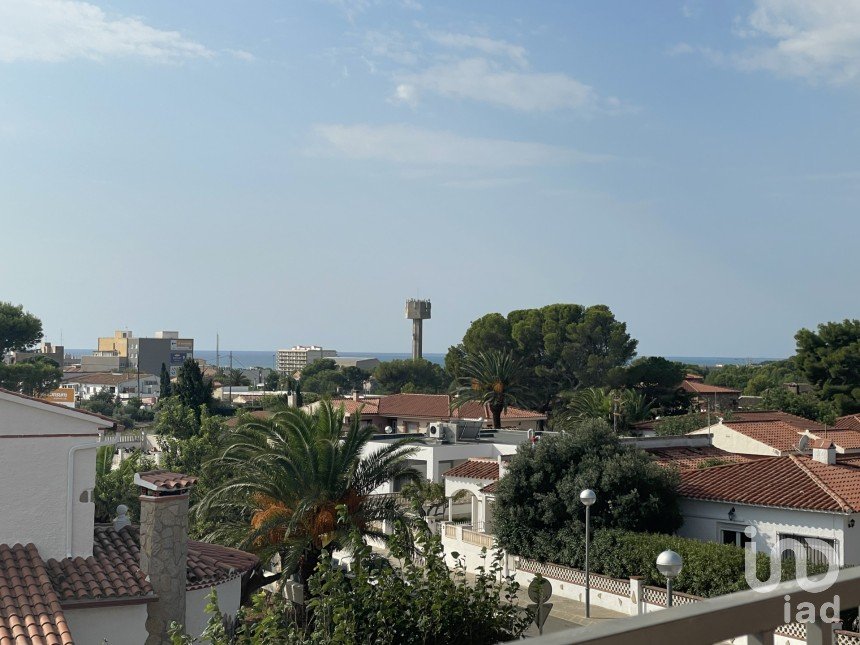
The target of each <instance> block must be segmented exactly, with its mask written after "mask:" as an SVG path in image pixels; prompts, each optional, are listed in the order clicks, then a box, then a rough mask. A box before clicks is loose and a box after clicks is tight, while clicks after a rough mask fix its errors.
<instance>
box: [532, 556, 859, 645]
mask: <svg viewBox="0 0 860 645" xmlns="http://www.w3.org/2000/svg"><path fill="white" fill-rule="evenodd" d="M786 596H788V597H789V598H788V600H786ZM835 596H839V606H840V607H841V608H843V609H845V608H849V607H856V606H857V605H858V604H860V567H851V568H849V569H843V570H841V571H840V572H839V579H838V580H837V581H836V582H835V583H834V584H833V586H831V587H830V588H829V589H827V590H825V591H822V592H819V593H812V592H809V591H804V590H803V589H801V587H800V584H799V583H798V582H797V581H795V580H791V581H788V582H783V583H780V584H779V585H777V587H776V588H775V589H774V590H773V591H769V592H767V593H759V592H757V591H754V590H750V591H739V592H737V593H733V594H729V595H726V596H719V597H717V598H710V599H708V600H705V601H702V602H693V603H690V604H686V605H682V606H676V607H673V608H672V609H666V610H664V611H657V612H654V613H648V614H643V615H641V616H635V617H630V618H620V619H618V620H613V621H607V622H605V623H601V624H597V625H590V626H588V627H583V628H577V629H571V630H568V631H563V632H558V633H555V634H550V635H547V636H542V637H540V638H538V639H535V640H534V641H533V643H534V644H535V645H575V644H580V643H588V644H589V645H628V644H629V643H636V644H637V645H663V644H664V643H683V644H684V645H712V644H713V643H717V642H720V641H724V640H729V639H733V638H736V637H738V636H746V637H747V642H748V643H750V644H755V645H765V644H772V643H774V634H773V632H774V630H777V629H778V630H779V631H780V633H784V630H785V628H786V621H785V616H786V614H787V615H788V616H789V618H790V619H795V617H796V615H797V612H798V610H799V604H800V603H811V605H812V606H813V607H814V608H815V618H814V620H813V622H808V623H805V624H802V625H801V626H802V627H805V630H802V631H805V636H806V642H807V644H808V645H833V644H834V643H837V642H838V643H840V644H841V643H854V642H857V641H856V640H853V639H855V638H856V636H854V635H853V634H852V633H850V632H844V631H841V630H834V629H833V627H834V626H835V625H832V624H830V623H827V622H824V618H825V617H824V616H822V613H823V612H822V605H823V603H832V602H834V597H835ZM837 618H838V617H837ZM789 624H795V625H796V624H798V623H791V620H790V621H789ZM792 635H793V634H792ZM795 637H796V636H795Z"/></svg>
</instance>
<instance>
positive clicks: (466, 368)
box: [451, 350, 531, 428]
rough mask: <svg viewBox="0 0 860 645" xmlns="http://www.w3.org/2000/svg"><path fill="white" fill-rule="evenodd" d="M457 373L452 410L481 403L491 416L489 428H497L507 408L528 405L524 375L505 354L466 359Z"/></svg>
mask: <svg viewBox="0 0 860 645" xmlns="http://www.w3.org/2000/svg"><path fill="white" fill-rule="evenodd" d="M460 373H461V376H460V377H459V378H458V379H457V381H456V386H455V389H454V391H455V394H456V398H455V399H454V401H453V402H452V405H451V408H452V409H453V410H455V409H457V408H460V407H462V406H463V405H464V404H466V403H468V402H470V401H476V402H479V403H482V404H485V405H487V406H488V407H489V408H490V413H491V414H492V415H493V428H501V427H502V413H503V412H504V411H505V410H507V409H508V406H509V405H516V406H520V407H527V406H528V405H529V401H530V400H531V391H530V390H529V388H528V386H527V384H526V376H527V374H528V372H527V371H526V369H525V367H523V364H522V363H521V362H520V361H519V360H518V359H517V358H515V357H514V355H513V354H512V353H511V352H509V351H500V350H490V351H487V352H481V353H479V354H476V355H472V356H467V357H466V359H465V360H464V361H463V364H462V365H461V367H460Z"/></svg>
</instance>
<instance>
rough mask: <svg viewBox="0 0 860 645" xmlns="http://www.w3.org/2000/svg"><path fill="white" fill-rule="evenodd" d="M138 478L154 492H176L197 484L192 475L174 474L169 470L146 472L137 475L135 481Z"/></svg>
mask: <svg viewBox="0 0 860 645" xmlns="http://www.w3.org/2000/svg"><path fill="white" fill-rule="evenodd" d="M138 478H139V479H140V480H141V481H143V482H146V483H147V484H149V485H150V486H151V487H154V490H177V489H180V488H190V487H191V486H194V484H196V483H197V478H196V477H194V476H193V475H184V474H182V473H174V472H170V471H169V470H148V471H146V472H143V473H137V475H136V476H135V480H137V479H138ZM138 483H139V482H138ZM150 486H148V487H147V488H149V487H150Z"/></svg>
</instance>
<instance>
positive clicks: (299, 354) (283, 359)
mask: <svg viewBox="0 0 860 645" xmlns="http://www.w3.org/2000/svg"><path fill="white" fill-rule="evenodd" d="M335 356H337V352H336V351H335V350H333V349H323V348H322V347H317V346H316V345H308V346H307V347H305V346H304V345H296V346H295V347H293V348H292V349H279V350H278V371H279V372H280V373H281V374H293V373H294V372H300V371H302V370H303V369H304V368H305V366H307V365H310V364H311V363H313V362H314V361H318V360H319V359H321V358H334V357H335Z"/></svg>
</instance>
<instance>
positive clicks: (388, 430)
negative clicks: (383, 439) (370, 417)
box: [385, 426, 394, 434]
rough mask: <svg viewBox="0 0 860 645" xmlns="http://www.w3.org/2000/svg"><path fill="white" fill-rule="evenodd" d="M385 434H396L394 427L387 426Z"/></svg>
mask: <svg viewBox="0 0 860 645" xmlns="http://www.w3.org/2000/svg"><path fill="white" fill-rule="evenodd" d="M385 434H394V428H392V427H391V426H385Z"/></svg>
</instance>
